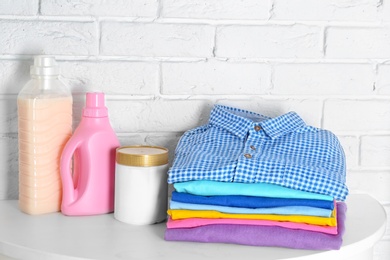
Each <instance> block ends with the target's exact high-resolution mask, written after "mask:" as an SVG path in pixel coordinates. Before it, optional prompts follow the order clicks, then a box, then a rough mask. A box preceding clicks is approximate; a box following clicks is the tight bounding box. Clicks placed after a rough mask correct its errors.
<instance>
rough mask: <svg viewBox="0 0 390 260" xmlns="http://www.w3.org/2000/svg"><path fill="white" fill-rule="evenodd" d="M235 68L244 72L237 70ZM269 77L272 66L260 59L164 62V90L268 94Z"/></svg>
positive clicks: (185, 92) (184, 92)
mask: <svg viewBox="0 0 390 260" xmlns="http://www.w3.org/2000/svg"><path fill="white" fill-rule="evenodd" d="M236 71H241V73H240V74H237V73H236ZM270 81H271V68H270V66H269V65H265V64H259V63H233V62H225V61H215V60H209V61H208V62H203V61H202V62H187V63H179V62H170V63H163V65H162V93H163V94H190V95H204V94H208V95H216V94H224V95H256V94H265V93H266V90H267V88H268V87H269V85H270Z"/></svg>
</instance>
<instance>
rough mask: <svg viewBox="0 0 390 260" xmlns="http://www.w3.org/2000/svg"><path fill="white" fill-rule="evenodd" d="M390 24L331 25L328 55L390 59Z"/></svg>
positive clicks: (327, 45) (327, 47)
mask: <svg viewBox="0 0 390 260" xmlns="http://www.w3.org/2000/svg"><path fill="white" fill-rule="evenodd" d="M389 45H390V26H389V25H386V26H383V27H369V28H361V27H352V28H349V27H330V28H329V29H328V30H327V36H326V57H328V58H341V59H343V58H347V59H356V58H362V59H389V58H390V48H389Z"/></svg>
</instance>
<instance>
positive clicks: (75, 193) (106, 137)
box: [61, 93, 120, 216]
mask: <svg viewBox="0 0 390 260" xmlns="http://www.w3.org/2000/svg"><path fill="white" fill-rule="evenodd" d="M119 145H120V144H119V141H118V138H117V136H116V134H115V132H114V130H113V129H112V127H111V125H110V122H109V118H108V110H107V108H106V107H105V105H104V94H103V93H87V95H86V106H85V107H84V109H83V112H82V118H81V122H80V124H79V126H78V127H77V128H76V130H75V132H74V134H73V136H72V137H71V138H70V140H69V141H68V143H67V144H66V146H65V148H64V150H63V152H62V156H61V179H62V185H63V197H62V204H61V211H62V213H63V214H64V215H70V216H80V215H97V214H104V213H110V212H113V211H114V188H115V149H116V148H117V147H119ZM72 157H73V158H74V163H73V174H72V171H71V159H72Z"/></svg>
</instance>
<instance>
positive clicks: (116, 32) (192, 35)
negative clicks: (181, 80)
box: [100, 22, 214, 57]
mask: <svg viewBox="0 0 390 260" xmlns="http://www.w3.org/2000/svg"><path fill="white" fill-rule="evenodd" d="M101 30H102V38H101V47H100V48H101V54H103V55H123V56H144V57H145V56H146V57H155V56H162V57H165V56H167V57H172V56H174V57H176V56H177V57H210V56H212V51H213V44H214V28H212V27H211V26H208V25H197V24H153V23H119V22H104V23H103V24H102V29H101Z"/></svg>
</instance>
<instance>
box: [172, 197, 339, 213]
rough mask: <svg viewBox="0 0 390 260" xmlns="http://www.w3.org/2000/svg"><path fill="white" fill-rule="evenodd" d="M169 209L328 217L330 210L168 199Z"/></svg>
mask: <svg viewBox="0 0 390 260" xmlns="http://www.w3.org/2000/svg"><path fill="white" fill-rule="evenodd" d="M169 207H170V209H185V210H216V211H219V212H223V213H232V214H273V215H302V216H317V217H330V216H331V215H332V210H330V209H322V208H315V207H307V206H286V207H275V208H238V207H226V206H217V205H207V204H192V203H182V202H177V201H172V200H171V201H170V206H169Z"/></svg>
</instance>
